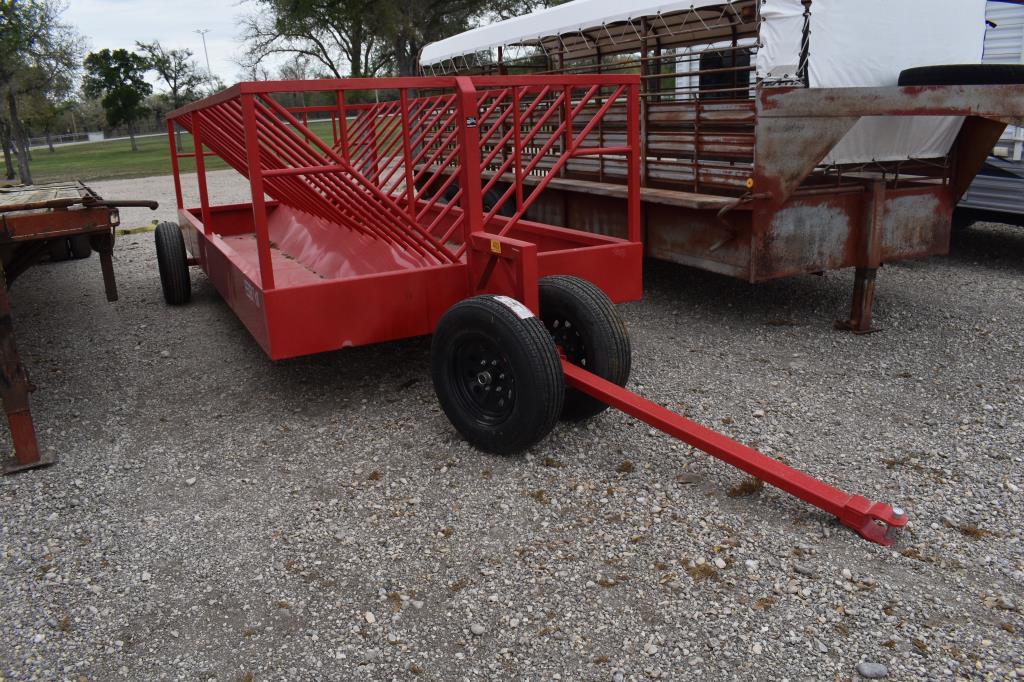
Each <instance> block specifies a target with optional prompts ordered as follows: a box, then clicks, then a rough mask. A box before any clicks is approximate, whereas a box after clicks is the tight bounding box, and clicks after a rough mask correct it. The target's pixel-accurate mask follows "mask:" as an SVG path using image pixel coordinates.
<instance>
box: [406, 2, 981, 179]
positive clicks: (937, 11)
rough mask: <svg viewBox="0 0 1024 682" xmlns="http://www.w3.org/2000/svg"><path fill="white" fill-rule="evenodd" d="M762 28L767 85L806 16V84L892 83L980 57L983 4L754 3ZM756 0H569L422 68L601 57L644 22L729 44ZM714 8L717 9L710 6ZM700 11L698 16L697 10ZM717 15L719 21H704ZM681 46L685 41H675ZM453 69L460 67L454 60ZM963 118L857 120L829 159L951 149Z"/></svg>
mask: <svg viewBox="0 0 1024 682" xmlns="http://www.w3.org/2000/svg"><path fill="white" fill-rule="evenodd" d="M756 1H757V4H758V5H759V6H758V12H757V17H758V19H759V21H760V24H759V25H757V24H752V23H745V26H747V27H750V28H754V29H755V30H757V31H758V35H757V38H756V45H755V46H754V49H755V54H754V63H755V65H756V78H757V79H758V80H760V81H761V82H762V83H763V84H765V85H769V86H770V85H773V84H776V83H781V84H792V82H793V78H794V77H795V75H796V73H797V69H798V67H799V62H800V59H801V51H802V50H801V48H802V45H803V40H804V35H805V33H804V27H805V23H806V22H808V21H809V26H808V29H809V34H808V35H809V50H808V52H807V60H808V68H809V72H808V81H809V82H808V85H809V86H810V87H812V88H836V87H839V88H847V87H870V86H876V87H877V86H894V85H896V83H897V79H898V78H899V75H900V72H901V71H903V70H904V69H907V68H910V67H915V66H929V65H938V64H970V63H978V62H980V61H981V54H982V46H983V44H984V39H985V0H813V2H812V4H811V6H810V13H809V16H805V10H806V8H805V6H804V4H803V2H802V1H801V0H756ZM753 4H754V3H753V1H752V0H728V1H725V0H685V1H680V0H676V1H675V2H666V1H665V0H639V1H637V2H631V1H630V0H574V1H573V2H568V3H566V4H564V5H558V6H556V7H552V8H549V9H545V10H541V11H539V12H534V13H532V14H528V15H524V16H521V17H516V18H514V19H509V20H507V21H502V22H498V23H495V24H491V25H489V26H481V27H480V28H476V29H473V30H471V31H466V32H465V33H462V34H459V35H456V36H452V37H451V38H447V39H445V40H442V41H439V42H436V43H432V44H430V45H428V46H427V47H425V48H424V50H423V54H422V55H421V57H420V64H421V66H424V67H427V68H428V69H429V68H431V67H432V66H435V65H442V70H444V64H445V63H450V62H454V61H455V60H459V59H461V60H463V65H464V66H467V67H468V66H469V61H471V60H472V61H476V60H474V59H472V57H475V56H476V55H479V54H482V53H491V54H493V52H494V50H496V49H497V48H499V47H509V46H516V45H528V46H540V47H541V49H543V50H545V51H548V50H549V48H554V49H555V51H560V52H561V53H562V54H563V55H565V56H567V57H570V58H575V57H577V56H582V55H584V54H585V53H587V52H590V53H591V54H593V46H594V45H595V44H598V45H600V44H601V43H606V44H607V45H608V46H613V49H612V50H608V51H607V52H605V53H606V54H608V53H612V52H614V49H616V48H617V49H618V50H620V51H626V50H633V49H637V46H638V45H639V44H640V41H639V33H638V30H639V27H640V26H641V24H642V23H643V22H644V21H646V23H647V25H648V26H650V27H651V28H652V29H653V30H654V31H656V32H657V33H658V34H659V38H661V40H662V43H663V44H664V43H668V44H667V45H665V46H666V47H671V46H672V42H673V41H672V36H673V31H676V30H677V27H679V26H685V25H690V26H693V25H697V26H701V27H703V29H704V30H703V32H702V33H701V35H700V38H699V40H700V41H701V42H706V43H707V44H709V45H710V44H715V43H716V42H721V41H728V40H729V39H730V38H732V37H733V36H732V35H731V33H730V32H731V29H732V26H733V19H736V18H740V17H741V15H742V9H744V8H746V9H747V10H749V9H751V8H752V5H753ZM715 8H719V9H720V13H719V14H716V13H715V12H714V11H713V10H714V9H715ZM696 13H701V16H699V17H698V16H694V15H695V14H696ZM710 17H717V20H715V19H710V20H709V18H710ZM678 44H685V43H678ZM453 66H454V67H455V68H456V69H458V68H461V67H459V66H458V63H457V62H456V63H455V64H454V65H453ZM961 123H962V119H960V118H957V117H906V116H901V117H878V118H871V119H865V120H862V121H860V122H859V123H858V124H857V125H856V126H855V128H854V129H853V130H851V131H850V133H849V134H848V135H847V136H846V138H845V139H843V141H842V142H840V144H839V145H837V146H836V148H835V149H833V150H832V152H831V153H830V154H829V156H828V159H827V161H828V162H831V163H866V162H870V161H896V160H902V159H908V158H936V157H940V156H943V155H944V154H946V153H947V152H948V151H949V148H950V146H951V145H952V143H953V140H954V139H955V137H956V134H957V132H958V131H959V129H960V125H961Z"/></svg>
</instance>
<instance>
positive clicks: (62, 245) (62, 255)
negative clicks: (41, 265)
mask: <svg viewBox="0 0 1024 682" xmlns="http://www.w3.org/2000/svg"><path fill="white" fill-rule="evenodd" d="M46 247H47V251H48V252H49V254H50V262H51V263H60V262H61V261H66V260H67V259H68V258H70V257H71V255H70V253H69V251H68V240H67V238H66V237H61V238H60V239H51V240H50V241H49V242H48V243H47V245H46Z"/></svg>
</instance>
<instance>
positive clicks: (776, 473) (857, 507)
mask: <svg viewBox="0 0 1024 682" xmlns="http://www.w3.org/2000/svg"><path fill="white" fill-rule="evenodd" d="M562 370H563V371H564V372H565V378H566V379H567V380H568V383H569V385H570V386H572V387H573V388H576V389H578V390H580V391H582V392H584V393H586V394H587V395H590V396H593V397H594V398H597V399H598V400H600V401H602V402H604V403H607V404H608V405H611V406H612V407H614V408H616V409H618V410H622V411H623V412H625V413H626V414H628V415H629V416H631V417H635V418H636V419H639V420H640V421H642V422H645V423H647V424H650V425H651V426H653V427H654V428H656V429H658V430H659V431H664V432H665V433H667V434H668V435H670V436H672V437H673V438H678V439H679V440H681V441H683V442H684V443H688V444H689V445H692V446H693V447H695V448H697V449H698V450H702V451H704V452H706V453H708V454H709V455H711V456H713V457H716V458H718V459H720V460H722V461H723V462H725V463H726V464H731V465H732V466H734V467H736V468H737V469H742V470H743V471H745V472H747V473H748V474H750V475H751V476H755V477H757V478H759V479H761V480H762V481H764V482H765V483H770V484H771V485H773V486H775V487H776V488H779V489H780V490H783V491H785V492H787V493H789V494H790V495H794V496H796V497H799V498H800V499H801V500H803V501H805V502H808V503H810V504H812V505H814V506H815V507H818V508H819V509H823V510H825V511H827V512H828V513H829V514H832V515H833V516H835V517H836V518H837V519H839V522H840V523H842V524H843V525H844V526H847V527H849V528H852V529H853V530H855V531H856V532H857V533H858V534H859V535H860V536H861V537H863V538H865V539H867V540H870V541H871V542H875V543H878V544H880V545H883V546H886V547H887V546H889V545H891V544H892V543H893V531H895V530H896V529H899V528H902V527H903V526H905V525H906V524H907V515H906V513H905V512H904V511H903V510H901V509H893V508H892V507H891V506H889V505H888V504H884V503H882V502H871V501H870V500H868V499H867V498H864V497H861V496H860V495H850V494H849V493H844V492H843V491H842V490H839V489H838V488H834V487H832V486H830V485H828V484H827V483H822V482H821V481H819V480H818V479H816V478H814V477H813V476H809V475H807V474H805V473H803V472H802V471H797V470H796V469H794V468H793V467H790V466H786V465H785V464H783V463H782V462H779V461H777V460H774V459H772V458H771V457H768V456H767V455H764V454H762V453H760V452H758V451H757V450H754V449H753V448H748V447H747V446H746V445H743V444H741V443H737V442H736V441H734V440H732V439H731V438H728V437H727V436H723V435H722V434H720V433H717V432H715V431H712V430H711V429H709V428H706V427H704V426H701V425H700V424H698V423H696V422H693V421H690V420H689V419H687V418H685V417H682V416H680V415H678V414H676V413H675V412H672V411H671V410H666V409H665V408H664V407H662V406H661V405H657V404H655V403H652V402H651V401H650V400H647V399H645V398H641V397H640V396H638V395H636V394H635V393H631V392H630V391H627V390H626V389H624V388H622V387H621V386H618V385H616V384H613V383H611V382H610V381H605V380H604V379H602V378H600V377H598V376H595V375H593V374H591V373H590V372H587V371H586V370H583V369H580V368H579V367H576V366H575V365H572V364H570V363H569V362H568V361H566V360H565V359H563V360H562Z"/></svg>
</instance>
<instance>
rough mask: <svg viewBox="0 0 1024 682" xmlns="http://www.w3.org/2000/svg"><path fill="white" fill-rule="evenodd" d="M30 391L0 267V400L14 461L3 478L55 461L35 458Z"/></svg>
mask: <svg viewBox="0 0 1024 682" xmlns="http://www.w3.org/2000/svg"><path fill="white" fill-rule="evenodd" d="M31 390H32V388H31V385H30V384H29V381H28V372H26V371H25V367H24V365H22V364H21V358H20V357H19V356H18V347H17V346H16V345H15V343H14V320H13V318H12V316H11V299H10V297H9V296H8V295H7V275H6V273H5V272H4V271H3V267H2V266H0V397H2V398H3V402H4V412H6V413H7V423H8V424H9V425H10V427H11V442H12V443H13V445H14V461H13V462H8V463H5V464H4V466H3V469H2V471H3V473H4V474H12V473H14V472H16V471H22V470H24V469H33V468H35V467H41V466H47V465H49V464H53V463H54V462H56V461H57V458H56V457H55V456H53V455H49V456H40V454H39V444H38V442H37V441H36V430H35V426H34V425H33V424H32V413H31V412H30V411H29V405H28V394H29V392H30V391H31Z"/></svg>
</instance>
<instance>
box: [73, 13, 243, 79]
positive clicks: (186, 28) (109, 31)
mask: <svg viewBox="0 0 1024 682" xmlns="http://www.w3.org/2000/svg"><path fill="white" fill-rule="evenodd" d="M251 11H252V5H251V2H250V0H69V1H68V8H67V11H66V12H65V13H64V16H63V19H64V21H65V22H67V23H69V24H74V25H75V26H77V27H78V31H79V33H81V34H82V35H84V36H85V37H86V40H87V41H88V49H89V50H93V51H95V50H102V49H103V48H105V47H106V48H110V49H116V48H119V47H123V48H126V49H134V48H135V41H137V40H141V41H143V42H150V41H152V40H154V39H155V40H159V41H160V43H161V44H162V45H163V46H164V47H165V48H169V49H172V48H188V49H190V50H192V52H193V54H194V55H195V59H196V61H197V62H198V63H199V65H200V66H201V67H202V68H204V69H205V65H206V59H205V57H204V55H203V41H202V38H201V37H200V36H199V35H198V34H196V33H195V32H194V31H195V30H196V29H200V28H208V29H210V31H209V33H207V34H206V46H207V48H208V49H209V52H210V68H211V69H212V70H213V73H215V74H216V75H218V76H220V77H221V78H222V79H224V82H225V83H226V84H228V85H231V84H232V83H234V82H235V81H237V80H238V74H239V72H240V71H241V69H240V68H239V67H238V65H237V64H235V62H234V61H233V60H234V59H235V58H236V57H237V56H238V54H239V52H240V50H241V43H240V41H239V40H238V33H239V26H238V17H239V16H240V15H243V14H247V13H249V12H251ZM151 80H152V79H151Z"/></svg>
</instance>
